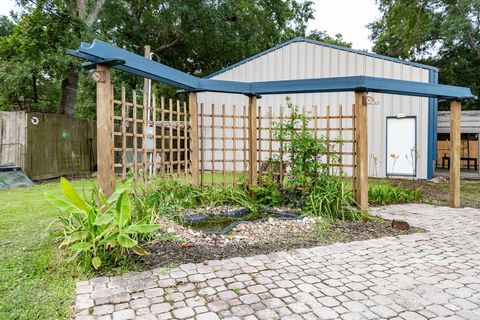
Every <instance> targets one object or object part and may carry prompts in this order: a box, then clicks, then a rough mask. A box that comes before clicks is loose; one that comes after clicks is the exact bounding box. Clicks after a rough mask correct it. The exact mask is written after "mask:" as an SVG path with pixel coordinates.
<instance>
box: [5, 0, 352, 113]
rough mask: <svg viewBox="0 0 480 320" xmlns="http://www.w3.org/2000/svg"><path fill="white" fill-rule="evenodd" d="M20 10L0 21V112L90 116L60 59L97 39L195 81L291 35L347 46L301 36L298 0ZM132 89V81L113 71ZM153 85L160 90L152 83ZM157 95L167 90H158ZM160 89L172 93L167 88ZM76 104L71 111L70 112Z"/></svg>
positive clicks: (114, 0)
mask: <svg viewBox="0 0 480 320" xmlns="http://www.w3.org/2000/svg"><path fill="white" fill-rule="evenodd" d="M18 2H19V4H20V5H21V7H22V8H23V11H22V12H21V13H20V14H19V16H18V17H16V18H15V17H14V18H13V19H5V18H3V20H2V19H0V108H3V109H5V105H12V104H15V105H17V107H19V108H26V109H30V110H40V111H48V112H54V111H57V110H58V111H59V112H61V113H65V114H68V115H73V113H74V111H75V115H76V116H80V117H89V118H92V117H94V116H95V99H94V97H95V91H94V88H95V86H94V83H93V81H91V80H90V79H89V78H88V73H87V72H85V71H81V68H80V62H79V61H78V60H77V59H74V58H72V57H69V56H68V55H67V54H66V49H67V48H76V47H78V45H79V43H80V41H90V40H92V39H93V38H100V39H103V40H106V41H109V42H111V43H113V44H115V45H117V46H119V47H124V48H126V49H127V50H130V51H133V52H136V53H138V54H142V55H143V47H144V45H146V44H149V45H150V46H151V47H152V51H153V52H154V57H153V58H154V59H155V60H159V61H161V62H162V63H165V64H167V65H170V66H172V67H175V68H178V69H180V70H184V71H186V72H189V73H191V74H194V75H197V76H205V75H208V74H210V73H212V72H214V71H216V70H219V69H221V68H223V67H225V66H227V65H230V64H232V63H234V62H237V61H239V60H242V59H244V58H246V57H248V56H251V55H253V54H256V53H258V52H259V51H262V50H265V49H267V48H269V47H272V46H274V45H276V44H278V43H280V42H282V41H285V40H288V39H291V38H293V37H296V36H309V37H311V38H313V39H317V40H325V41H327V42H331V43H337V44H341V45H346V46H350V44H349V43H346V42H345V41H344V40H343V39H342V37H341V35H337V36H335V37H330V36H328V35H327V34H326V33H325V32H321V31H313V32H311V33H307V31H306V30H307V25H308V22H309V21H310V20H311V19H312V18H313V9H312V2H311V1H303V0H298V1H297V0H135V1H133V0H18ZM114 81H115V82H116V83H119V82H121V83H125V84H127V85H128V86H129V87H133V88H135V87H136V86H137V85H140V84H141V83H142V80H141V79H139V78H138V77H135V76H132V75H128V74H126V73H120V72H118V73H116V74H115V77H114ZM159 87H160V86H159ZM161 89H162V90H165V91H166V90H167V89H166V88H165V87H161ZM168 90H170V91H167V92H172V91H173V90H172V89H171V88H168ZM74 106H75V109H74Z"/></svg>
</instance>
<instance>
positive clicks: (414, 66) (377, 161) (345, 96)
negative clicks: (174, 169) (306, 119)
mask: <svg viewBox="0 0 480 320" xmlns="http://www.w3.org/2000/svg"><path fill="white" fill-rule="evenodd" d="M358 75H365V76H373V77H381V78H390V79H398V80H410V81H418V82H425V83H435V84H436V83H438V69H437V68H435V67H432V66H428V65H422V64H418V63H413V62H409V61H404V60H399V59H395V58H391V57H386V56H381V55H377V54H373V53H368V52H364V51H358V50H353V49H349V48H344V47H340V46H336V45H332V44H327V43H323V42H318V41H313V40H310V39H305V38H295V39H292V40H290V41H287V42H285V43H282V44H280V45H278V46H275V47H273V48H271V49H268V50H266V51H264V52H261V53H259V54H257V55H255V56H253V57H250V58H248V59H245V60H243V61H240V62H238V63H236V64H233V65H231V66H229V67H227V68H225V69H223V70H220V71H218V72H215V73H213V74H212V75H210V76H208V78H211V79H218V80H235V81H245V82H254V81H271V80H294V79H311V78H327V77H343V76H358ZM369 95H370V96H371V97H372V98H373V100H372V101H374V103H372V104H371V105H369V107H368V108H369V112H368V122H369V127H368V136H369V142H368V145H369V150H368V154H369V175H370V176H378V177H385V176H387V175H392V176H402V175H403V176H413V177H416V178H418V179H431V178H432V177H433V167H434V166H433V164H434V160H435V157H436V122H437V111H436V110H437V101H436V99H433V98H422V97H410V96H397V95H390V94H379V93H370V94H369ZM286 96H287V95H265V96H262V97H261V99H259V100H258V105H260V106H262V107H263V110H267V107H269V106H272V108H273V110H274V111H273V112H274V113H279V112H280V108H279V106H281V105H285V98H286ZM288 96H290V97H291V100H292V102H293V103H294V104H297V105H299V106H305V107H306V108H307V110H311V106H314V105H316V106H318V108H319V109H318V110H319V112H322V113H323V114H325V112H326V109H327V108H326V106H327V105H328V106H330V110H331V111H330V112H331V114H330V115H332V116H335V115H338V112H339V111H338V110H339V106H340V105H342V107H343V109H342V110H350V111H351V110H352V108H351V106H352V105H353V103H354V95H353V94H351V92H346V93H308V94H294V95H288ZM198 102H199V104H203V105H204V108H205V113H208V112H210V111H211V107H212V104H214V105H215V106H216V108H218V107H219V106H221V105H223V104H225V105H226V106H227V108H226V110H227V111H226V113H228V112H229V110H231V108H229V107H230V106H233V105H237V106H243V105H246V104H248V98H247V97H246V96H243V95H237V94H224V93H212V92H204V93H199V94H198ZM209 108H210V111H209ZM320 110H321V111H320ZM389 119H392V120H394V119H412V120H413V121H412V122H411V123H412V124H413V126H408V125H407V126H405V127H402V125H400V124H395V125H393V121H392V124H391V125H390V129H389V130H388V128H387V122H389ZM204 130H208V129H204ZM392 130H393V131H392ZM395 130H397V131H395ZM405 130H414V132H406V131H405ZM207 135H208V134H207ZM402 136H412V137H414V138H413V139H414V144H415V145H414V148H415V150H414V152H413V153H412V154H414V156H412V159H410V160H409V161H410V162H412V170H411V172H404V173H396V171H394V170H393V168H388V165H389V163H390V165H391V162H392V158H391V157H390V156H391V155H392V154H393V151H392V150H395V148H396V145H398V144H401V143H402ZM216 137H217V138H219V137H218V135H217V136H216ZM343 138H344V139H347V138H349V137H345V136H343ZM350 138H351V137H350ZM218 142H219V143H220V141H218ZM206 143H207V145H208V143H209V142H208V141H207V142H206ZM210 143H212V142H210ZM215 143H217V141H216V142H215ZM387 145H388V148H387ZM387 149H388V150H387ZM387 153H388V154H387ZM231 156H232V155H231V154H227V155H226V157H227V158H228V157H231ZM239 156H241V155H239ZM221 157H222V155H221V154H218V155H216V158H217V159H218V158H221ZM399 157H400V159H399V160H398V161H404V162H405V161H406V160H405V159H404V158H407V157H408V155H407V154H405V155H403V154H399ZM413 158H415V159H413ZM393 166H395V162H394V163H393ZM407 166H408V165H407ZM207 169H208V168H207ZM387 170H388V172H390V174H388V173H387ZM407 171H408V170H407Z"/></svg>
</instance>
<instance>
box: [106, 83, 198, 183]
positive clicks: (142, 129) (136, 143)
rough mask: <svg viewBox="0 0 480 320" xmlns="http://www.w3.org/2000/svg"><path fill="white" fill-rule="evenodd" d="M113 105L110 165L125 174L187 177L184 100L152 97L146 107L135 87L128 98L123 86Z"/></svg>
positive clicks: (187, 129)
mask: <svg viewBox="0 0 480 320" xmlns="http://www.w3.org/2000/svg"><path fill="white" fill-rule="evenodd" d="M144 100H146V98H145V97H144ZM113 106H114V112H115V115H114V118H113V121H114V151H115V154H114V169H115V173H116V174H117V175H120V176H122V178H125V177H126V176H127V174H128V173H129V172H130V173H131V174H133V176H134V179H135V180H137V179H139V178H141V179H144V180H146V179H147V178H149V177H155V176H160V177H164V176H169V177H175V178H181V179H182V180H183V181H189V177H190V172H189V170H190V161H189V159H190V158H189V150H190V148H189V145H190V142H189V139H190V119H189V113H188V108H187V103H185V102H182V101H179V100H175V101H174V100H172V99H169V100H166V99H165V98H163V97H161V98H160V101H159V103H158V102H157V99H156V97H153V98H152V105H151V107H150V108H148V107H147V106H145V105H144V104H140V103H139V102H138V98H137V93H136V91H135V90H133V91H132V92H131V100H128V99H127V96H126V90H125V88H122V89H121V99H120V100H115V99H114V100H113Z"/></svg>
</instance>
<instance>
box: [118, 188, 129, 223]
mask: <svg viewBox="0 0 480 320" xmlns="http://www.w3.org/2000/svg"><path fill="white" fill-rule="evenodd" d="M131 210H132V207H131V203H130V198H129V197H128V194H127V193H126V192H124V193H122V195H121V196H120V198H119V199H118V202H117V213H118V224H119V227H120V228H122V227H124V226H125V225H126V224H127V223H128V222H129V221H130V212H131Z"/></svg>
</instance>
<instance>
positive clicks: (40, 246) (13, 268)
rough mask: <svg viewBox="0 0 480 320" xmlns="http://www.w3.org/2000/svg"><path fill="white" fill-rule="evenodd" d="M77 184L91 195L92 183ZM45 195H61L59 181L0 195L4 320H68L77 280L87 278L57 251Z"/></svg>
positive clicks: (0, 312) (0, 304) (0, 284)
mask: <svg viewBox="0 0 480 320" xmlns="http://www.w3.org/2000/svg"><path fill="white" fill-rule="evenodd" d="M73 184H74V185H75V187H76V188H78V190H79V191H80V190H85V192H86V193H87V194H88V193H89V192H90V190H91V186H92V185H93V181H92V180H78V181H75V182H74V183H73ZM46 191H48V192H51V193H54V194H60V188H59V185H58V183H57V182H52V183H46V184H42V185H37V186H33V187H28V188H20V189H11V190H6V191H0V203H1V207H0V221H1V223H0V319H68V318H69V317H70V313H71V308H72V306H73V297H74V291H75V281H76V280H77V279H82V278H86V277H88V272H85V270H83V269H81V268H80V267H77V266H76V264H74V263H65V259H64V258H63V257H62V256H61V254H60V252H59V250H57V244H56V243H55V237H54V236H53V235H51V230H52V228H55V226H52V225H51V224H52V222H53V221H54V219H55V215H56V210H55V209H54V208H52V207H51V206H50V205H49V204H48V203H47V202H46V201H45V199H44V198H43V194H44V192H46Z"/></svg>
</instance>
